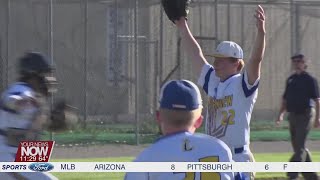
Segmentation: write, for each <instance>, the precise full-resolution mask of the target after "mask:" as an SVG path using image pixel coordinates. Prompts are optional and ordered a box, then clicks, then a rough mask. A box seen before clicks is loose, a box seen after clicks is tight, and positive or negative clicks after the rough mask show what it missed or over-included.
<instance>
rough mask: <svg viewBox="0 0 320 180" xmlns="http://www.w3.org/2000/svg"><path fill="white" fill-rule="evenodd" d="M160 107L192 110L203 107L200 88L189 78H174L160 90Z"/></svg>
mask: <svg viewBox="0 0 320 180" xmlns="http://www.w3.org/2000/svg"><path fill="white" fill-rule="evenodd" d="M159 103H160V108H163V109H170V110H185V111H191V110H195V109H198V108H200V107H201V108H202V98H201V94H200V91H199V88H198V87H197V86H196V85H195V84H194V83H193V82H191V81H188V80H172V81H169V82H167V83H165V84H164V85H163V86H162V88H161V90H160V99H159Z"/></svg>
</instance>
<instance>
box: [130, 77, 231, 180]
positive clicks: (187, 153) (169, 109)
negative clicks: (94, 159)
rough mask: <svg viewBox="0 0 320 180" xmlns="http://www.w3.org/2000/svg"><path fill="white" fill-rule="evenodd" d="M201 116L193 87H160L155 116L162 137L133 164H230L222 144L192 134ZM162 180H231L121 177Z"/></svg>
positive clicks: (180, 83) (195, 175) (181, 83)
mask: <svg viewBox="0 0 320 180" xmlns="http://www.w3.org/2000/svg"><path fill="white" fill-rule="evenodd" d="M201 112H202V99H201V94H200V91H199V89H198V87H197V86H196V85H195V84H194V83H192V82H190V81H187V80H173V81H169V82H167V83H166V84H164V85H163V87H162V88H161V91H160V109H159V111H158V112H157V123H158V124H159V126H160V128H161V131H162V134H163V135H164V136H163V137H161V138H160V139H158V140H157V141H156V142H155V143H154V144H153V145H151V146H150V147H148V148H147V149H145V150H144V151H143V152H142V153H141V154H140V155H139V156H138V157H137V158H136V159H135V162H231V161H232V155H231V151H230V149H229V148H228V146H227V145H226V144H225V143H223V142H222V141H221V140H219V139H216V138H214V137H212V136H208V135H205V134H194V132H195V130H196V129H197V128H199V127H200V126H201V124H202V116H201ZM164 179H165V180H169V179H170V180H175V179H186V180H187V179H193V180H200V179H201V180H209V179H210V180H219V179H234V175H233V173H232V172H230V173H226V172H223V173H216V172H210V173H203V172H202V173H200V172H188V173H185V172H174V173H173V172H167V173H163V172H161V173H160V172H143V173H142V172H139V173H138V172H135V173H127V174H126V176H125V180H164Z"/></svg>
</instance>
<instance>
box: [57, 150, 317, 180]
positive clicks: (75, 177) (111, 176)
mask: <svg viewBox="0 0 320 180" xmlns="http://www.w3.org/2000/svg"><path fill="white" fill-rule="evenodd" d="M290 156H291V154H290V153H276V154H270V153H263V154H262V153H260V154H258V153H257V154H255V159H256V161H257V162H287V161H288V159H289V157H290ZM312 159H313V161H316V162H320V152H312ZM132 160H133V157H119V158H90V159H54V160H52V161H55V162H130V161H132ZM53 174H54V175H55V176H56V177H58V178H59V179H61V180H89V179H90V180H91V179H93V180H100V179H101V180H102V179H103V180H118V179H123V177H124V173H53ZM283 178H285V174H284V173H257V174H256V179H260V180H261V179H263V180H264V179H283Z"/></svg>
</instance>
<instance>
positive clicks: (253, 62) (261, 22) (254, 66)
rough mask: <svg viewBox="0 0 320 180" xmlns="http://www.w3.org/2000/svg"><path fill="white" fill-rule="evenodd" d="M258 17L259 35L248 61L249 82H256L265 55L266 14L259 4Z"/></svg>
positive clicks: (256, 16) (256, 15)
mask: <svg viewBox="0 0 320 180" xmlns="http://www.w3.org/2000/svg"><path fill="white" fill-rule="evenodd" d="M254 17H255V18H256V21H257V23H256V26H257V30H258V32H257V36H256V40H255V43H254V47H253V51H252V54H251V57H250V59H249V62H248V63H247V69H246V70H247V73H248V80H249V84H251V85H252V84H254V82H255V81H256V80H257V79H258V78H259V76H260V69H261V61H262V59H263V56H264V50H265V44H266V42H265V34H266V30H265V14H264V10H263V8H262V7H261V6H260V5H259V6H258V8H257V9H256V14H255V15H254Z"/></svg>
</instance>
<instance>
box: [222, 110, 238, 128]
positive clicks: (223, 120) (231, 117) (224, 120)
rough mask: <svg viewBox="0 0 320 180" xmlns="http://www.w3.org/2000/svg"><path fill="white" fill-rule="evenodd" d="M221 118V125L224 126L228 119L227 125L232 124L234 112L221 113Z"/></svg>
mask: <svg viewBox="0 0 320 180" xmlns="http://www.w3.org/2000/svg"><path fill="white" fill-rule="evenodd" d="M222 116H223V119H222V122H221V124H222V125H226V124H227V121H228V118H230V119H229V124H234V116H235V112H234V110H233V109H229V110H228V111H222Z"/></svg>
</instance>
